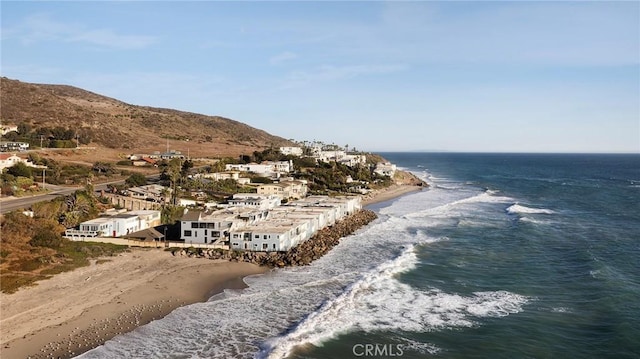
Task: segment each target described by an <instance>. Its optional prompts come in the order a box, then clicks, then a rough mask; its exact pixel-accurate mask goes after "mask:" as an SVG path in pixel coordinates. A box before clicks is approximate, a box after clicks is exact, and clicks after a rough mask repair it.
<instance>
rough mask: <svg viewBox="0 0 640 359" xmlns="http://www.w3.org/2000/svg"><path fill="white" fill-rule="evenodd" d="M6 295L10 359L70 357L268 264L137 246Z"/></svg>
mask: <svg viewBox="0 0 640 359" xmlns="http://www.w3.org/2000/svg"><path fill="white" fill-rule="evenodd" d="M107 259H108V260H109V261H108V262H104V263H100V264H96V263H95V262H93V263H92V265H90V266H88V267H84V268H79V269H76V270H74V271H72V272H67V273H62V274H58V275H56V276H54V277H53V278H51V279H48V280H44V281H40V282H38V283H37V285H35V286H33V287H29V288H23V289H21V290H19V291H18V292H16V293H13V294H4V293H3V294H0V309H1V312H0V313H1V318H2V319H0V331H1V333H2V334H1V339H0V340H1V342H0V343H1V346H2V347H1V351H0V354H1V355H0V356H1V357H2V358H27V357H31V358H52V357H53V358H58V357H61V358H70V357H73V356H76V355H79V354H80V353H83V352H85V351H87V350H89V349H91V348H94V347H96V346H99V345H101V344H103V343H104V342H105V341H107V340H109V339H111V338H113V337H114V336H116V335H118V334H120V333H125V332H128V331H131V330H133V329H135V328H136V327H138V326H140V325H144V324H146V323H149V322H150V321H152V320H154V319H159V318H162V317H164V316H165V315H167V314H169V313H170V312H171V311H173V310H174V309H176V308H178V307H180V306H183V305H187V304H191V303H196V302H203V301H206V300H208V299H209V298H210V297H211V295H212V294H215V293H218V292H221V291H222V290H223V289H225V288H243V287H244V286H245V285H244V282H243V281H242V278H244V277H245V276H248V275H251V274H258V273H264V272H265V271H267V270H268V269H267V268H263V267H258V266H256V265H253V264H249V263H233V262H229V261H212V260H207V259H196V258H186V257H185V258H182V257H174V256H172V255H171V254H170V253H169V252H165V251H163V250H159V249H137V248H134V249H131V252H129V253H125V254H121V255H119V256H117V257H112V258H107Z"/></svg>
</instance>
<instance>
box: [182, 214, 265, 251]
mask: <svg viewBox="0 0 640 359" xmlns="http://www.w3.org/2000/svg"><path fill="white" fill-rule="evenodd" d="M267 216H268V212H267V211H266V210H259V209H254V208H248V207H234V208H226V209H221V210H215V211H200V210H188V211H187V212H186V213H185V214H184V215H183V216H182V218H181V219H180V224H181V226H180V239H182V240H184V241H185V243H204V244H207V243H214V242H217V241H226V240H228V238H229V232H230V231H232V230H236V229H238V228H244V227H246V226H248V225H250V224H253V223H257V222H259V221H263V220H265V219H266V218H267Z"/></svg>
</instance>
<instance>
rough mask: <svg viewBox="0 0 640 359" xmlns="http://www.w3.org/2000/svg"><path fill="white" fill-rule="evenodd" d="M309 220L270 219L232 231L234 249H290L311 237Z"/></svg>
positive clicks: (264, 250) (231, 240)
mask: <svg viewBox="0 0 640 359" xmlns="http://www.w3.org/2000/svg"><path fill="white" fill-rule="evenodd" d="M312 235H313V233H312V232H311V231H310V223H309V221H308V220H304V219H295V220H284V219H280V220H269V221H265V222H261V223H257V224H253V225H251V226H247V227H245V228H242V229H238V230H235V231H232V232H231V237H230V239H229V241H230V243H231V245H230V247H231V248H232V249H236V250H249V251H263V252H272V251H274V252H275V251H288V250H289V249H291V248H293V247H295V246H297V245H298V244H300V243H301V242H304V241H306V240H307V239H309V238H311V236H312Z"/></svg>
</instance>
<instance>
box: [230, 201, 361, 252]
mask: <svg viewBox="0 0 640 359" xmlns="http://www.w3.org/2000/svg"><path fill="white" fill-rule="evenodd" d="M361 207H362V205H361V198H360V197H359V196H353V197H347V196H342V197H327V196H312V197H307V198H305V199H303V200H299V201H294V202H290V203H289V204H287V205H284V206H280V207H275V208H273V209H270V210H269V217H268V218H267V219H266V220H264V221H260V222H256V223H253V224H250V225H247V226H245V227H238V228H236V229H233V230H230V231H229V232H230V238H229V243H230V248H232V249H235V250H250V251H268V252H271V251H288V250H290V249H291V248H294V247H295V246H297V245H299V244H300V243H302V242H304V241H306V240H308V239H309V238H311V237H312V236H313V235H314V234H315V233H317V232H318V231H319V230H321V229H322V228H325V227H327V226H331V225H333V224H335V222H336V221H338V220H340V219H341V218H343V217H344V216H347V215H349V214H352V213H355V211H356V210H358V209H360V208H361Z"/></svg>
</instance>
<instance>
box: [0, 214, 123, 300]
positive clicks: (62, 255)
mask: <svg viewBox="0 0 640 359" xmlns="http://www.w3.org/2000/svg"><path fill="white" fill-rule="evenodd" d="M64 205H65V204H63V203H60V202H52V203H44V204H42V205H40V206H39V207H37V208H36V209H35V210H34V216H33V217H30V216H27V215H25V214H23V213H20V212H11V213H8V214H6V215H4V216H2V221H1V223H0V230H1V232H2V237H1V238H0V244H1V245H0V272H1V275H2V280H1V281H0V290H1V291H2V292H5V293H12V292H14V291H16V290H17V289H19V288H20V287H21V286H25V285H30V284H32V283H34V282H36V281H38V280H42V279H46V278H49V277H50V276H52V275H53V274H56V273H60V272H65V271H69V270H72V269H75V268H77V267H82V266H86V265H88V264H89V259H90V258H96V257H101V256H112V255H115V254H117V253H120V252H122V251H125V250H127V248H126V247H125V246H117V245H112V244H107V243H93V242H72V241H69V240H67V239H65V238H63V237H62V236H61V233H62V232H63V231H64V226H62V225H61V224H60V223H59V222H58V220H57V219H56V218H54V217H55V215H54V214H53V213H59V212H60V210H61V208H62V207H64ZM77 207H78V208H77V210H80V211H82V205H77ZM50 210H51V211H52V212H49V211H50Z"/></svg>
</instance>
